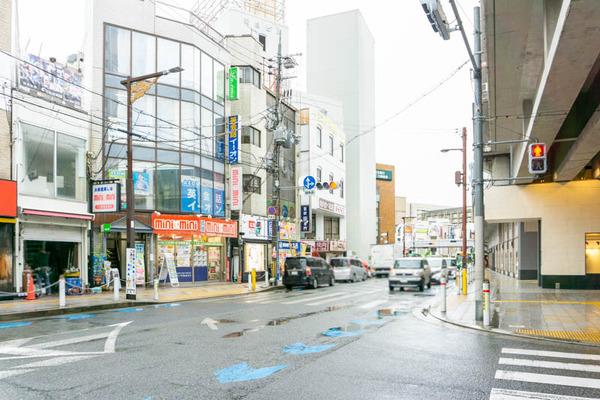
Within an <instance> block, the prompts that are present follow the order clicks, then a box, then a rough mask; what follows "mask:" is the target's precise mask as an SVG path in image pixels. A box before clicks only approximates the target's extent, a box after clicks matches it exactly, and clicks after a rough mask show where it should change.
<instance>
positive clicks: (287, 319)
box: [267, 318, 290, 326]
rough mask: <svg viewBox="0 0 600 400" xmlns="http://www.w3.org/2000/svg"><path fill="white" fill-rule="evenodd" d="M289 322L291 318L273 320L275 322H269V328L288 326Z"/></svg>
mask: <svg viewBox="0 0 600 400" xmlns="http://www.w3.org/2000/svg"><path fill="white" fill-rule="evenodd" d="M288 322H290V319H289V318H278V319H273V320H271V321H269V322H267V325H268V326H276V325H283V324H287V323H288Z"/></svg>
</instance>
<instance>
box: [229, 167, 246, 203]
mask: <svg viewBox="0 0 600 400" xmlns="http://www.w3.org/2000/svg"><path fill="white" fill-rule="evenodd" d="M230 173H231V180H230V185H229V186H230V188H231V195H230V196H229V198H230V199H231V210H232V211H235V210H238V211H239V210H241V209H242V195H243V193H242V167H231V169H230Z"/></svg>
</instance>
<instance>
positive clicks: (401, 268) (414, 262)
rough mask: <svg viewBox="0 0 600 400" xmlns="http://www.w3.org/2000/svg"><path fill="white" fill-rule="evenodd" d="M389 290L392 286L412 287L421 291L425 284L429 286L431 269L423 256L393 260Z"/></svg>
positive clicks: (391, 289) (392, 288)
mask: <svg viewBox="0 0 600 400" xmlns="http://www.w3.org/2000/svg"><path fill="white" fill-rule="evenodd" d="M389 286H390V292H391V291H393V290H394V288H405V287H413V288H419V290H420V291H421V292H422V291H423V289H424V288H425V286H427V288H430V287H431V269H430V268H429V264H428V263H427V260H426V259H425V258H420V257H405V258H398V259H396V261H394V266H393V267H392V268H390V277H389Z"/></svg>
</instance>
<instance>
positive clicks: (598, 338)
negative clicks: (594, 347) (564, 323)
mask: <svg viewBox="0 0 600 400" xmlns="http://www.w3.org/2000/svg"><path fill="white" fill-rule="evenodd" d="M516 332H517V333H522V334H524V335H531V336H544V337H550V338H557V339H570V340H579V341H582V342H600V332H599V331H593V332H574V331H542V330H537V329H517V330H516Z"/></svg>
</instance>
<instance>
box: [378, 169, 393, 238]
mask: <svg viewBox="0 0 600 400" xmlns="http://www.w3.org/2000/svg"><path fill="white" fill-rule="evenodd" d="M376 166H377V169H376V170H375V172H376V174H375V177H376V178H375V179H376V184H377V244H387V243H395V242H396V179H395V178H396V175H395V168H394V166H393V165H386V164H379V163H378V164H376Z"/></svg>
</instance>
